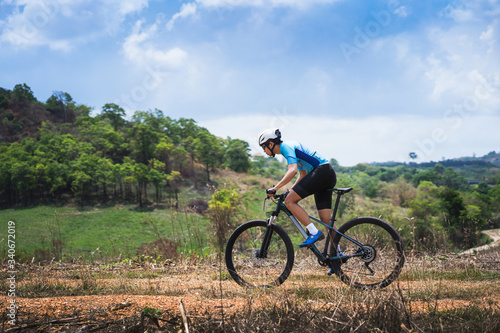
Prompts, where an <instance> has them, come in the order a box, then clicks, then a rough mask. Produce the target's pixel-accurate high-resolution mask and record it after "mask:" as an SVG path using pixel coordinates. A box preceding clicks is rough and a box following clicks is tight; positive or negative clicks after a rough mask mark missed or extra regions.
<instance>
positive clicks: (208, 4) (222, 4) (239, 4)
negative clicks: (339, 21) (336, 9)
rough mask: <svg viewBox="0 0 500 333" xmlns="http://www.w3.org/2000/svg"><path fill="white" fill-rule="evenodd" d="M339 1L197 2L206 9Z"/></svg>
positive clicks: (291, 5)
mask: <svg viewBox="0 0 500 333" xmlns="http://www.w3.org/2000/svg"><path fill="white" fill-rule="evenodd" d="M337 1H339V0H307V1H306V0H196V2H197V3H199V4H201V5H203V6H205V7H299V8H302V7H307V6H312V5H316V4H328V3H334V2H337Z"/></svg>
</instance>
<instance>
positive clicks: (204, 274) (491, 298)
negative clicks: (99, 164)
mask: <svg viewBox="0 0 500 333" xmlns="http://www.w3.org/2000/svg"><path fill="white" fill-rule="evenodd" d="M220 265H221V263H220V262H219V261H217V260H216V259H207V260H205V261H204V262H196V261H195V260H194V259H193V258H191V260H188V259H185V260H179V261H167V262H164V263H161V264H156V263H153V262H144V261H141V262H127V263H119V264H111V265H109V264H108V265H100V264H98V263H94V264H83V263H80V264H69V263H56V264H54V263H53V264H47V265H41V266H38V265H26V266H22V267H19V269H20V272H19V273H18V274H17V281H16V282H17V290H16V291H17V298H16V304H17V305H18V307H19V308H18V313H17V320H18V321H17V326H14V327H11V326H9V325H8V324H7V322H6V320H5V314H4V316H3V318H4V322H3V323H2V331H3V330H5V331H6V332H10V331H23V332H52V331H60V330H61V331H67V332H72V331H78V330H80V331H82V332H83V331H99V332H124V331H129V332H139V331H140V332H144V331H146V330H149V331H164V332H172V331H175V332H179V331H183V330H184V329H185V328H184V327H185V325H187V326H188V328H189V330H190V332H258V331H260V332H299V331H300V332H327V331H328V332H454V333H455V332H499V331H500V290H499V288H498V285H499V282H500V251H499V250H498V249H496V250H492V251H490V252H486V253H481V254H478V255H475V256H460V255H450V254H446V255H444V254H443V255H437V256H424V255H416V254H409V255H408V258H407V264H406V265H405V269H404V271H403V274H402V275H401V277H400V279H399V280H398V281H397V282H396V283H393V284H392V285H391V286H389V287H388V288H386V289H383V290H375V291H361V290H356V289H352V288H349V287H347V286H346V285H344V284H342V283H341V282H340V281H339V279H338V278H336V277H328V276H327V275H326V271H327V269H325V268H321V267H319V266H317V264H316V263H315V260H314V259H313V258H311V257H304V256H303V255H302V254H301V253H297V264H296V265H295V266H294V270H293V272H292V275H291V276H290V278H289V279H288V280H287V281H286V282H285V283H284V284H283V285H282V286H280V287H278V288H272V289H265V290H260V289H244V288H241V287H240V286H238V285H237V284H236V283H234V282H233V281H232V280H231V279H230V278H229V277H228V274H227V273H226V271H225V270H224V269H223V270H220V268H221V266H220ZM6 272H7V270H6V268H5V267H4V269H3V270H2V275H1V278H2V280H1V281H2V282H1V283H2V285H0V287H1V288H2V290H5V287H6V278H7V276H6V274H7V273H6ZM0 299H1V302H2V304H7V301H8V300H9V299H8V298H7V297H6V296H1V297H0ZM180 302H182V308H184V309H185V311H186V322H184V321H183V318H182V315H181V303H180ZM4 313H5V312H4Z"/></svg>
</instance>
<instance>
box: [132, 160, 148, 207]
mask: <svg viewBox="0 0 500 333" xmlns="http://www.w3.org/2000/svg"><path fill="white" fill-rule="evenodd" d="M133 175H134V183H135V186H136V193H137V201H139V206H141V207H143V206H144V202H145V201H148V184H149V181H150V179H149V170H148V167H147V166H146V165H144V164H142V163H137V164H135V165H134V174H133Z"/></svg>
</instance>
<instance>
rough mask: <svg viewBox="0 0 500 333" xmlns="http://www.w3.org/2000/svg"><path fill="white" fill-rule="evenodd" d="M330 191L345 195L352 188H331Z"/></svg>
mask: <svg viewBox="0 0 500 333" xmlns="http://www.w3.org/2000/svg"><path fill="white" fill-rule="evenodd" d="M330 191H333V192H335V193H338V194H346V193H349V192H351V191H352V187H346V188H332V189H330Z"/></svg>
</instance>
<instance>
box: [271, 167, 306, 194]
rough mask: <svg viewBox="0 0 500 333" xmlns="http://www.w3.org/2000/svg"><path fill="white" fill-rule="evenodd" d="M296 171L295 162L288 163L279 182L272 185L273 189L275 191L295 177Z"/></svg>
mask: <svg viewBox="0 0 500 333" xmlns="http://www.w3.org/2000/svg"><path fill="white" fill-rule="evenodd" d="M297 172H298V167H297V163H292V164H288V171H287V172H286V173H285V175H284V176H283V178H282V179H281V180H280V182H279V183H278V184H276V185H275V186H274V189H275V190H276V191H277V190H278V189H280V188H281V187H283V186H285V185H286V184H288V183H289V182H290V181H291V180H292V179H293V177H295V175H296V174H297ZM299 177H300V176H299Z"/></svg>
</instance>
